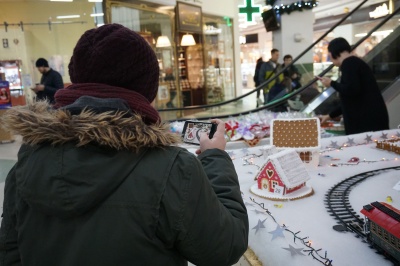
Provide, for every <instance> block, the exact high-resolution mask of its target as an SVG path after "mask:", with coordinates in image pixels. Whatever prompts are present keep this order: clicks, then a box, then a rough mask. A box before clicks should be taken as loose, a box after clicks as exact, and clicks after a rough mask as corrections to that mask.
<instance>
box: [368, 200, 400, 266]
mask: <svg viewBox="0 0 400 266" xmlns="http://www.w3.org/2000/svg"><path fill="white" fill-rule="evenodd" d="M361 213H362V214H364V216H365V223H364V231H365V234H366V235H367V236H368V239H369V241H370V242H371V244H372V245H373V246H374V247H375V248H377V249H378V250H380V251H382V252H383V253H384V254H385V255H386V256H389V257H391V258H393V259H395V260H396V261H397V264H396V265H399V264H400V210H398V209H396V208H394V207H393V206H391V205H389V204H387V203H385V202H373V203H371V204H368V205H365V206H364V207H363V209H362V210H361Z"/></svg>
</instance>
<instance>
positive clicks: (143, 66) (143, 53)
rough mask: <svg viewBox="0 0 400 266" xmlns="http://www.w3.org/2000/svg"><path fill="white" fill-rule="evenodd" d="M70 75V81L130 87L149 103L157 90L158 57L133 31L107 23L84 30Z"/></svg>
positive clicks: (75, 50)
mask: <svg viewBox="0 0 400 266" xmlns="http://www.w3.org/2000/svg"><path fill="white" fill-rule="evenodd" d="M68 67H69V75H70V78H71V81H72V82H73V83H101V84H107V85H111V86H117V87H121V88H125V89H128V90H133V91H136V92H138V93H140V94H141V95H143V96H144V97H145V98H146V99H147V100H148V101H149V102H152V101H153V100H154V98H155V97H156V94H157V90H158V78H159V71H160V69H159V66H158V61H157V57H156V55H155V53H154V51H153V49H152V48H151V47H150V45H149V44H148V43H147V42H146V40H145V39H144V38H143V37H142V36H140V35H139V34H137V33H135V32H134V31H132V30H130V29H128V28H126V27H124V26H122V25H119V24H107V25H104V26H101V27H99V28H96V29H91V30H88V31H86V32H85V33H84V34H83V35H82V37H81V38H80V39H79V41H78V43H77V45H76V46H75V49H74V52H73V55H72V57H71V62H70V63H69V66H68Z"/></svg>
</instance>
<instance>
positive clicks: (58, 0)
mask: <svg viewBox="0 0 400 266" xmlns="http://www.w3.org/2000/svg"><path fill="white" fill-rule="evenodd" d="M72 1H73V0H50V2H72Z"/></svg>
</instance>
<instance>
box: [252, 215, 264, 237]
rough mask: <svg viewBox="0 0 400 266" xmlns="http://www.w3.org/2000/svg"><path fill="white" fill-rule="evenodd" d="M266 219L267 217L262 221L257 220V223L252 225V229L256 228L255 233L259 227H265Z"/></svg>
mask: <svg viewBox="0 0 400 266" xmlns="http://www.w3.org/2000/svg"><path fill="white" fill-rule="evenodd" d="M266 220H267V218H265V219H264V221H261V220H258V223H257V225H256V226H254V227H253V229H256V234H257V232H258V230H259V229H261V228H265V226H264V222H265V221H266Z"/></svg>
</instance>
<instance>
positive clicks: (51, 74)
mask: <svg viewBox="0 0 400 266" xmlns="http://www.w3.org/2000/svg"><path fill="white" fill-rule="evenodd" d="M36 67H37V69H38V71H39V72H40V73H41V74H42V77H41V79H40V84H36V86H35V87H34V88H33V91H34V92H35V93H36V100H47V101H49V103H51V104H53V103H54V94H55V93H56V92H57V90H59V89H62V88H63V87H64V82H63V79H62V77H61V75H60V73H58V72H57V71H55V70H53V69H52V68H50V67H49V63H48V62H47V60H46V59H44V58H39V59H38V60H36Z"/></svg>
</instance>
